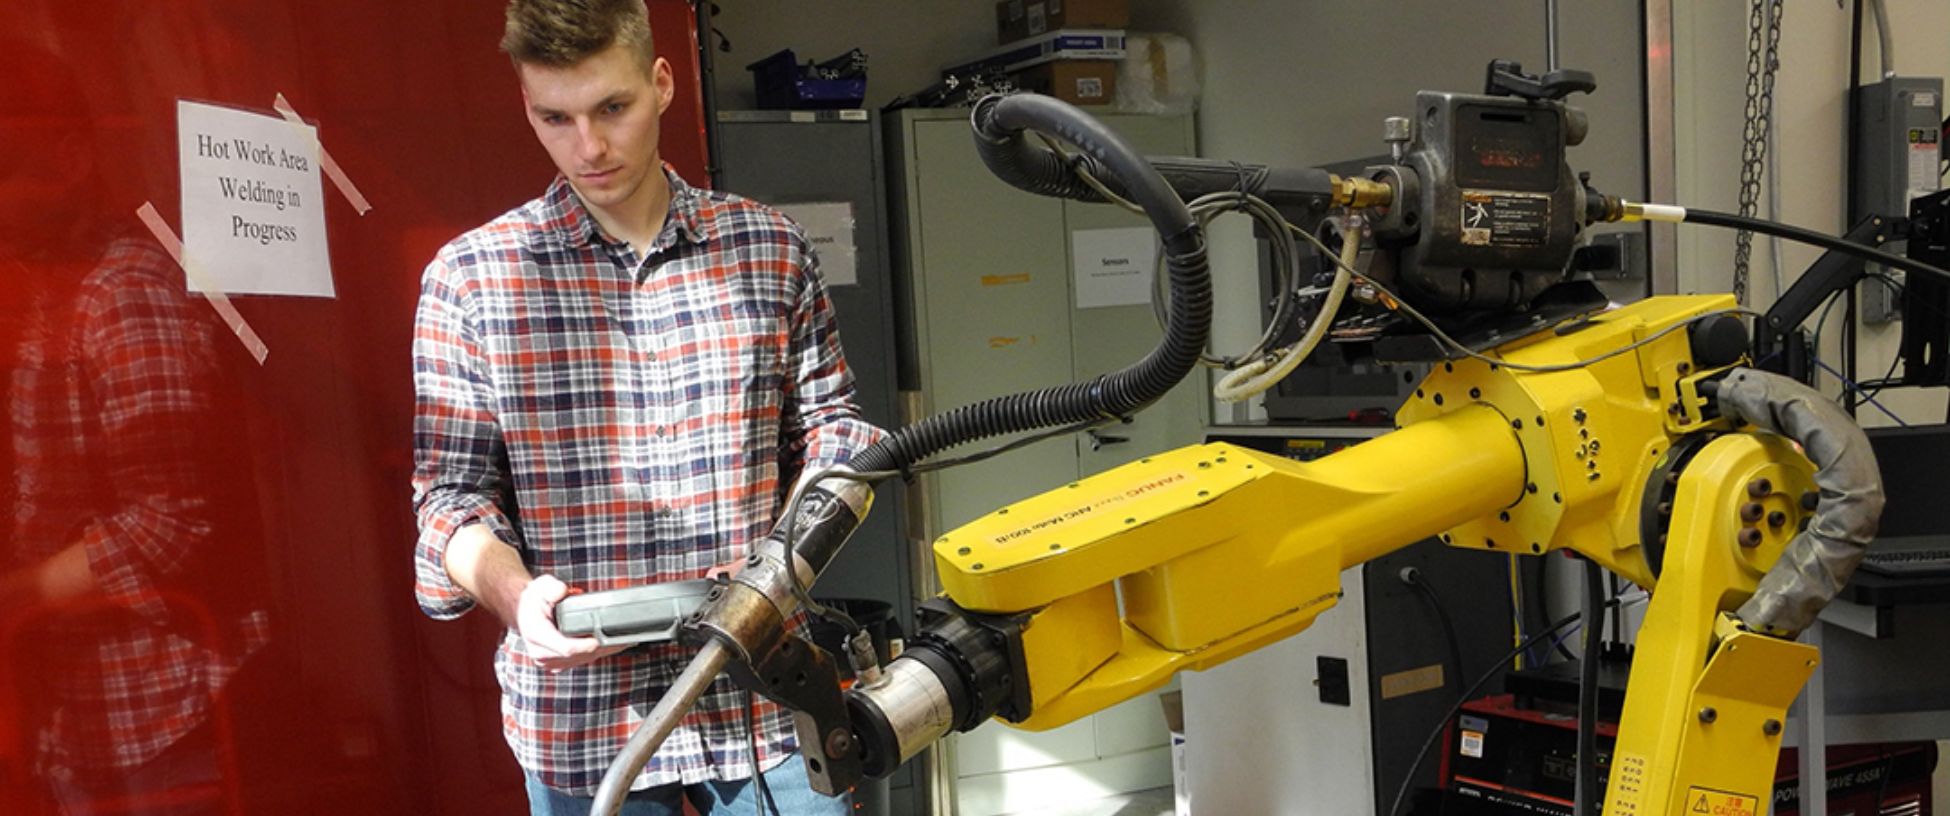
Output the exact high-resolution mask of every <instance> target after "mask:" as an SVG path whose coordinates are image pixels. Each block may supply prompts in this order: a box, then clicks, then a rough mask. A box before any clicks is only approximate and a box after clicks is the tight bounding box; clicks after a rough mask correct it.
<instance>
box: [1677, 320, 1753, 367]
mask: <svg viewBox="0 0 1950 816" xmlns="http://www.w3.org/2000/svg"><path fill="white" fill-rule="evenodd" d="M1687 336H1688V338H1689V339H1690V340H1691V341H1692V343H1691V344H1692V349H1693V364H1694V365H1696V366H1698V367H1700V368H1720V367H1721V366H1728V365H1732V364H1733V363H1734V362H1736V361H1738V360H1739V359H1740V358H1741V357H1743V356H1746V354H1747V349H1748V347H1749V338H1748V337H1747V327H1746V326H1744V325H1742V324H1741V322H1740V319H1739V318H1737V317H1734V316H1733V315H1730V314H1722V315H1713V316H1712V317H1707V318H1702V319H1700V320H1698V321H1695V322H1694V323H1693V325H1692V328H1691V329H1689V330H1688V332H1687Z"/></svg>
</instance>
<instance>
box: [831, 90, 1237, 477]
mask: <svg viewBox="0 0 1950 816" xmlns="http://www.w3.org/2000/svg"><path fill="white" fill-rule="evenodd" d="M972 118H973V121H974V125H975V145H976V149H977V150H978V151H980V153H981V155H982V159H983V161H984V162H985V163H987V164H988V166H989V169H990V170H992V171H994V172H995V174H996V175H997V176H998V177H1000V178H1001V179H1002V180H1003V181H1005V182H1008V183H1009V184H1010V185H1012V186H1015V187H1018V188H1021V189H1023V190H1027V191H1029V192H1033V193H1038V194H1041V195H1048V196H1056V197H1062V198H1072V199H1078V200H1084V201H1100V200H1102V199H1101V197H1100V196H1098V195H1097V193H1096V192H1095V191H1094V190H1091V189H1090V187H1089V186H1088V185H1086V184H1085V183H1084V182H1082V181H1081V180H1080V179H1078V178H1077V176H1076V174H1075V173H1074V172H1073V171H1072V168H1071V167H1070V165H1069V164H1068V163H1067V162H1066V161H1065V160H1064V158H1063V157H1062V156H1060V155H1058V154H1057V153H1056V152H1055V151H1052V150H1050V149H1048V148H1046V147H1043V146H1042V145H1038V144H1033V143H1031V142H1030V141H1029V139H1028V138H1026V131H1030V130H1036V131H1041V132H1043V133H1046V134H1049V135H1051V136H1055V137H1057V138H1060V139H1062V140H1064V141H1066V142H1069V143H1070V144H1072V145H1074V146H1076V148H1077V149H1078V150H1079V151H1080V152H1081V154H1082V155H1083V156H1086V157H1088V159H1087V161H1088V162H1090V164H1089V169H1090V171H1091V172H1092V173H1093V174H1096V175H1097V176H1098V177H1099V178H1103V179H1105V180H1106V181H1107V182H1108V181H1109V180H1110V179H1115V180H1116V181H1117V185H1116V187H1117V188H1119V189H1121V191H1122V192H1123V194H1124V195H1125V196H1126V197H1128V198H1129V199H1130V200H1131V201H1132V202H1133V203H1135V204H1137V205H1138V206H1139V207H1142V208H1143V209H1144V211H1145V213H1146V214H1147V215H1148V216H1150V218H1151V223H1152V226H1154V227H1156V228H1157V230H1158V234H1159V235H1160V236H1162V237H1163V239H1164V247H1165V266H1166V269H1167V273H1168V275H1169V279H1170V291H1171V308H1170V309H1169V314H1170V320H1169V322H1168V323H1167V324H1166V327H1165V336H1164V339H1163V340H1161V341H1160V342H1159V344H1158V346H1157V347H1156V348H1154V349H1152V350H1151V353H1150V354H1148V355H1146V356H1145V357H1144V359H1142V360H1139V361H1138V362H1137V363H1135V364H1133V365H1131V366H1129V367H1127V368H1124V369H1121V370H1118V371H1113V372H1110V373H1108V374H1103V375H1099V376H1097V377H1095V378H1093V379H1090V380H1087V381H1084V382H1077V383H1071V384H1069V385H1063V386H1056V387H1052V388H1043V389H1038V390H1035V391H1025V392H1022V393H1019V394H1011V395H1008V396H1004V397H997V398H994V399H989V400H984V401H982V402H977V403H974V404H971V405H965V406H962V407H960V408H956V409H953V410H950V411H946V412H943V413H940V414H936V415H934V416H931V417H928V418H927V419H924V420H921V421H920V422H917V423H914V424H913V425H909V426H907V427H905V428H902V429H900V430H899V431H895V432H894V433H892V434H889V435H888V436H887V437H885V438H884V439H882V440H881V441H880V442H878V443H876V444H874V445H873V446H872V447H869V448H867V449H866V450H863V451H861V452H860V453H859V454H858V455H856V456H854V457H853V458H852V459H851V460H850V461H848V463H847V466H848V467H850V468H852V469H853V470H856V471H881V470H903V471H904V470H906V469H908V468H909V467H911V466H912V465H914V464H916V463H918V462H920V461H921V460H923V459H926V458H927V457H929V456H932V455H934V454H936V453H939V452H941V451H944V450H947V449H948V448H952V447H954V446H956V445H960V444H964V443H967V442H972V441H975V440H978V439H985V438H989V437H994V436H1001V435H1004V434H1013V433H1021V432H1025V431H1033V430H1039V429H1043V428H1055V427H1059V426H1064V425H1074V424H1078V423H1085V422H1090V421H1092V420H1100V419H1101V420H1115V419H1120V418H1124V417H1128V416H1130V415H1131V414H1133V413H1135V412H1137V411H1138V410H1139V409H1141V408H1144V407H1145V406H1147V405H1150V404H1151V403H1153V402H1156V401H1157V400H1158V398H1160V397H1163V396H1164V395H1165V393H1166V392H1168V391H1170V390H1171V388H1172V386H1174V385H1177V384H1178V382H1179V380H1182V379H1184V378H1185V375H1186V374H1189V373H1190V372H1191V371H1192V369H1193V367H1194V366H1196V365H1197V364H1198V359H1199V354H1200V353H1201V352H1203V351H1204V350H1205V344H1206V341H1207V339H1208V338H1209V337H1210V336H1211V330H1212V280H1211V271H1210V269H1209V267H1208V266H1207V263H1206V257H1205V235H1204V232H1203V231H1202V230H1200V229H1199V227H1198V224H1197V222H1196V221H1194V220H1193V219H1192V214H1191V212H1190V211H1189V210H1188V209H1186V207H1185V202H1184V201H1183V200H1181V199H1180V198H1179V197H1178V194H1177V193H1176V192H1173V190H1172V188H1171V185H1169V184H1167V183H1166V181H1165V179H1164V178H1163V176H1161V175H1159V173H1158V172H1157V170H1155V169H1153V168H1152V166H1151V164H1150V162H1148V161H1146V160H1145V158H1144V156H1143V155H1142V154H1140V153H1138V152H1137V150H1135V149H1133V148H1132V147H1131V146H1130V144H1129V143H1127V142H1125V141H1124V139H1123V138H1122V137H1120V136H1118V135H1117V134H1116V133H1114V132H1112V131H1111V130H1110V129H1109V128H1107V127H1105V126H1104V125H1103V123H1101V122H1099V121H1097V120H1096V119H1094V118H1092V117H1091V116H1090V115H1089V114H1086V113H1084V112H1083V111H1080V110H1078V109H1076V108H1075V107H1072V106H1070V105H1068V104H1065V103H1063V102H1061V101H1058V100H1056V99H1052V98H1050V97H1046V96H1038V95H1034V94H1019V95H1014V96H991V97H988V98H986V99H983V100H982V101H981V102H980V103H977V105H976V106H975V110H974V115H973V117H972Z"/></svg>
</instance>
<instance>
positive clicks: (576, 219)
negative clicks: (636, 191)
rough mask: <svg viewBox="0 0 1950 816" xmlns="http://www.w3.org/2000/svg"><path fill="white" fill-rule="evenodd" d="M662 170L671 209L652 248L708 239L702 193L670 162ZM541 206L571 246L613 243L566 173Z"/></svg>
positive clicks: (550, 187) (551, 187)
mask: <svg viewBox="0 0 1950 816" xmlns="http://www.w3.org/2000/svg"><path fill="white" fill-rule="evenodd" d="M663 173H664V179H665V180H666V181H668V182H669V183H670V209H669V211H667V212H666V213H665V214H664V227H663V231H662V232H661V233H659V234H658V235H657V239H656V240H655V241H654V242H652V244H651V247H652V251H655V250H659V249H666V248H669V247H670V246H671V245H673V244H674V243H676V241H678V240H679V239H682V240H686V241H690V242H691V243H694V244H701V243H704V242H705V241H706V240H709V238H710V237H711V229H710V226H709V224H710V222H708V221H707V220H705V218H704V213H703V208H704V203H705V201H704V194H703V192H701V191H699V190H698V189H697V188H695V187H692V186H691V185H689V184H687V183H685V181H684V179H683V178H682V177H681V176H679V175H677V170H676V168H673V167H671V166H670V163H669V162H665V163H664V166H663ZM542 205H543V212H544V214H545V216H546V223H547V224H548V225H549V226H550V227H551V228H552V229H553V230H554V231H555V232H556V233H557V234H558V235H559V236H560V237H561V238H562V240H563V241H564V242H565V243H567V244H568V245H569V246H574V247H585V246H589V245H591V244H594V243H613V242H614V241H613V239H610V238H608V237H607V236H605V235H604V234H603V230H602V225H601V224H599V223H597V222H596V217H595V216H594V215H591V214H590V212H589V209H588V208H587V207H585V206H583V203H582V197H581V196H579V195H577V194H576V191H575V187H574V186H573V185H571V184H569V179H568V178H567V177H566V176H560V175H558V176H556V177H555V181H554V182H553V183H551V184H549V186H548V192H546V193H544V194H542Z"/></svg>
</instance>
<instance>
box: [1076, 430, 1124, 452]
mask: <svg viewBox="0 0 1950 816" xmlns="http://www.w3.org/2000/svg"><path fill="white" fill-rule="evenodd" d="M1084 433H1087V434H1090V449H1091V450H1093V451H1095V450H1103V447H1104V446H1105V445H1121V444H1123V443H1125V442H1129V441H1131V438H1130V437H1128V436H1111V435H1110V434H1101V433H1097V432H1096V431H1085V432H1084Z"/></svg>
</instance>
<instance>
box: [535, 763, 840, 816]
mask: <svg viewBox="0 0 1950 816" xmlns="http://www.w3.org/2000/svg"><path fill="white" fill-rule="evenodd" d="M765 785H766V787H767V788H769V789H770V790H771V791H772V801H773V802H775V803H777V804H778V806H779V814H780V816H848V814H851V813H852V812H853V804H852V801H851V799H852V797H851V796H848V795H841V796H837V797H829V796H825V795H822V794H820V793H819V792H818V791H815V790H813V789H812V783H811V782H809V781H808V780H807V779H806V761H805V760H804V759H801V758H800V757H799V755H798V754H796V753H795V754H793V755H792V756H790V757H787V758H786V760H785V761H784V762H781V763H779V764H778V766H777V767H775V768H773V769H771V770H769V771H766V772H765ZM686 799H689V800H690V803H691V807H693V808H695V809H696V810H697V812H698V813H700V814H704V816H720V815H721V814H722V815H723V816H743V814H747V813H750V814H754V816H757V814H761V813H763V814H764V816H770V814H771V811H769V810H766V811H760V810H759V806H758V786H757V785H753V784H752V781H751V780H750V779H740V780H737V781H734V782H700V783H698V784H695V785H680V784H676V783H672V784H669V785H658V786H657V787H654V788H647V789H644V790H640V791H633V792H632V793H631V794H630V795H629V797H628V798H627V799H624V800H623V812H622V816H682V814H683V813H684V800H686ZM595 804H596V799H595V797H593V796H571V795H569V794H566V793H563V792H561V791H559V790H556V789H554V788H551V787H549V786H547V785H544V784H542V783H541V780H538V779H536V778H535V777H533V776H530V777H528V812H529V814H530V815H531V816H589V811H590V809H591V808H593V807H595Z"/></svg>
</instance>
